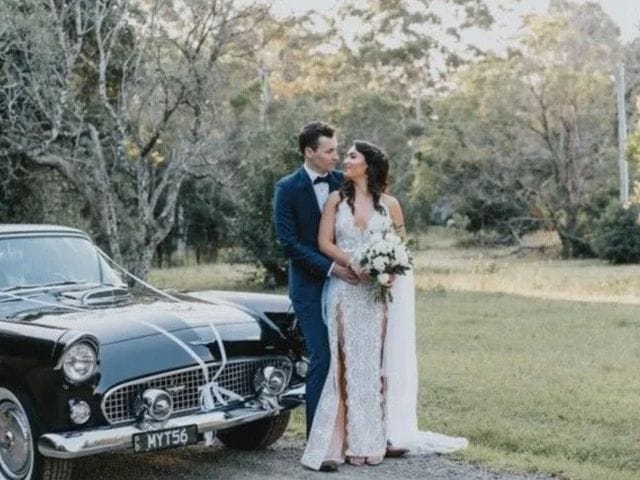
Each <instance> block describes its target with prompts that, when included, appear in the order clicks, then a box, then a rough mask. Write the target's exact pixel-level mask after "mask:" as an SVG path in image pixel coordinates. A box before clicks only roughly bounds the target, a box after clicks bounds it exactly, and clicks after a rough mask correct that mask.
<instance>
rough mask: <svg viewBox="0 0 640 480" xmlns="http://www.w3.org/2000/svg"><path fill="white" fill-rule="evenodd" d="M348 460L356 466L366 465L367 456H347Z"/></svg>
mask: <svg viewBox="0 0 640 480" xmlns="http://www.w3.org/2000/svg"><path fill="white" fill-rule="evenodd" d="M346 460H347V463H348V464H349V465H355V466H356V467H359V466H361V465H364V464H365V463H366V461H367V459H366V457H347V458H346Z"/></svg>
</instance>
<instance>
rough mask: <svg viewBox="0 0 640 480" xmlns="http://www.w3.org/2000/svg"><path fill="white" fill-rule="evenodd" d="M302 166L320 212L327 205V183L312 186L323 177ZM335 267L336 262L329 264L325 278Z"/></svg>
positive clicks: (305, 165) (304, 165)
mask: <svg viewBox="0 0 640 480" xmlns="http://www.w3.org/2000/svg"><path fill="white" fill-rule="evenodd" d="M302 166H303V167H304V169H305V171H306V172H307V174H308V175H309V178H310V179H311V185H312V186H313V191H314V192H315V194H316V200H317V202H318V207H320V211H321V212H322V211H323V210H324V204H325V203H327V200H328V199H329V184H328V183H327V182H321V183H315V184H314V183H313V182H314V181H315V179H316V178H318V177H323V176H324V175H320V174H319V173H316V172H314V171H313V170H311V169H310V168H309V167H307V164H306V163H304V164H302ZM325 175H329V174H328V173H326V174H325ZM335 265H336V262H333V263H332V264H331V267H330V268H329V271H328V272H327V277H330V276H331V272H333V267H335Z"/></svg>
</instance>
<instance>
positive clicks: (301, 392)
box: [38, 386, 305, 459]
mask: <svg viewBox="0 0 640 480" xmlns="http://www.w3.org/2000/svg"><path fill="white" fill-rule="evenodd" d="M304 397H305V387H304V386H301V387H298V388H295V389H292V390H289V391H287V392H285V393H284V394H282V395H280V396H279V397H278V399H277V401H273V400H271V402H270V405H269V406H259V405H258V402H256V401H255V400H253V401H251V402H247V403H246V404H245V405H244V406H242V407H239V408H234V409H232V410H228V411H212V412H198V413H194V414H191V415H185V416H182V417H175V418H171V419H169V420H167V422H165V423H163V424H162V425H161V426H160V425H159V426H158V429H165V428H177V427H185V426H188V425H196V426H197V428H198V433H205V432H211V431H216V430H224V429H227V428H232V427H236V426H238V425H243V424H245V423H250V422H255V421H256V420H260V419H263V418H267V417H271V416H274V415H278V414H279V413H281V412H282V411H284V410H290V409H292V408H295V407H297V406H298V405H300V404H301V403H304ZM148 430H149V428H148V427H147V428H142V427H140V426H139V425H137V424H136V425H126V426H122V427H97V428H94V429H88V430H78V431H71V432H64V433H47V434H44V435H41V436H40V438H39V439H38V451H39V452H40V453H41V454H42V455H43V456H45V457H52V458H62V459H73V458H78V457H85V456H89V455H97V454H101V453H109V452H117V451H120V450H128V449H132V445H133V436H134V435H135V434H137V433H141V432H145V431H148Z"/></svg>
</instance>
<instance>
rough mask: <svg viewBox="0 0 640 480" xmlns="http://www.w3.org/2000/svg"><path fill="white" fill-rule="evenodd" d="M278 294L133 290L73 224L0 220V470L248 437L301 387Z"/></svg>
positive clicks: (61, 469)
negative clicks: (3, 222) (6, 222)
mask: <svg viewBox="0 0 640 480" xmlns="http://www.w3.org/2000/svg"><path fill="white" fill-rule="evenodd" d="M296 331H297V329H296V326H295V317H294V316H293V314H292V313H291V309H290V305H289V301H288V299H287V298H286V297H285V296H281V295H266V294H250V293H239V292H237V293H234V292H226V293H225V292H212V291H205V292H194V293H191V294H189V295H186V294H173V295H172V296H168V298H166V297H162V296H157V295H151V294H148V293H147V294H144V293H143V294H139V293H134V292H132V291H131V290H130V289H128V288H127V286H126V284H125V283H124V282H123V281H122V279H121V277H120V276H119V275H118V274H117V273H116V270H115V269H114V268H112V267H111V266H110V264H109V262H108V261H107V260H106V259H105V257H104V256H103V255H101V253H100V252H99V250H98V249H97V247H96V246H95V245H94V244H93V243H92V241H91V240H90V238H89V237H88V236H87V235H86V234H85V233H83V232H81V231H79V230H75V229H71V228H66V227H58V226H46V225H45V226H43V225H0V480H30V479H47V480H63V479H68V478H70V476H71V467H72V459H74V458H77V457H81V456H85V455H94V454H99V453H105V452H114V451H119V450H129V451H131V452H132V453H144V452H150V451H155V450H160V449H165V448H171V447H178V446H184V445H189V444H194V443H198V442H202V441H207V442H209V441H211V440H212V437H213V436H215V437H217V438H218V439H220V440H221V441H222V442H223V443H224V444H225V445H227V446H229V447H232V448H238V449H247V450H249V449H257V448H263V447H266V446H268V445H270V444H272V443H273V442H275V441H276V440H277V439H278V438H279V437H280V436H281V435H282V434H283V433H284V431H285V429H286V427H287V423H288V421H289V415H290V410H291V409H293V408H295V407H297V406H299V405H300V404H301V403H302V402H303V401H304V375H305V374H306V365H307V364H306V360H305V358H304V356H303V354H304V352H303V349H302V346H301V345H302V343H301V340H300V338H299V337H298V335H297V333H296Z"/></svg>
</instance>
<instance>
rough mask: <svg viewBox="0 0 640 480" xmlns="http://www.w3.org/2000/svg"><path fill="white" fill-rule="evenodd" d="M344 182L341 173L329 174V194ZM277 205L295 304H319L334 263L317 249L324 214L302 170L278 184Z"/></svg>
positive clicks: (290, 287)
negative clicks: (317, 302) (312, 302)
mask: <svg viewBox="0 0 640 480" xmlns="http://www.w3.org/2000/svg"><path fill="white" fill-rule="evenodd" d="M343 180H344V175H343V174H342V172H337V171H333V172H331V173H329V192H333V191H334V190H337V189H338V188H340V185H342V182H343ZM274 203H275V208H274V217H275V218H274V220H275V222H274V223H275V226H276V233H277V236H278V241H279V242H280V244H281V245H282V247H283V248H284V253H285V255H286V256H287V258H288V259H289V296H290V297H291V300H292V301H294V302H308V301H316V300H317V301H319V300H320V294H321V292H322V287H323V284H324V280H325V279H326V278H327V273H328V272H329V269H330V268H331V264H332V263H333V262H332V260H331V259H329V258H328V257H327V256H325V255H324V254H322V253H321V252H320V250H318V229H319V227H320V217H321V215H322V212H320V207H319V206H318V200H317V199H316V194H315V191H314V189H313V185H312V183H311V179H310V178H309V175H308V174H307V172H306V171H305V169H304V168H303V167H301V168H299V169H298V170H296V171H295V172H293V173H292V174H290V175H287V176H286V177H284V178H281V179H280V180H279V181H278V183H276V191H275V202H274Z"/></svg>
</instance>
